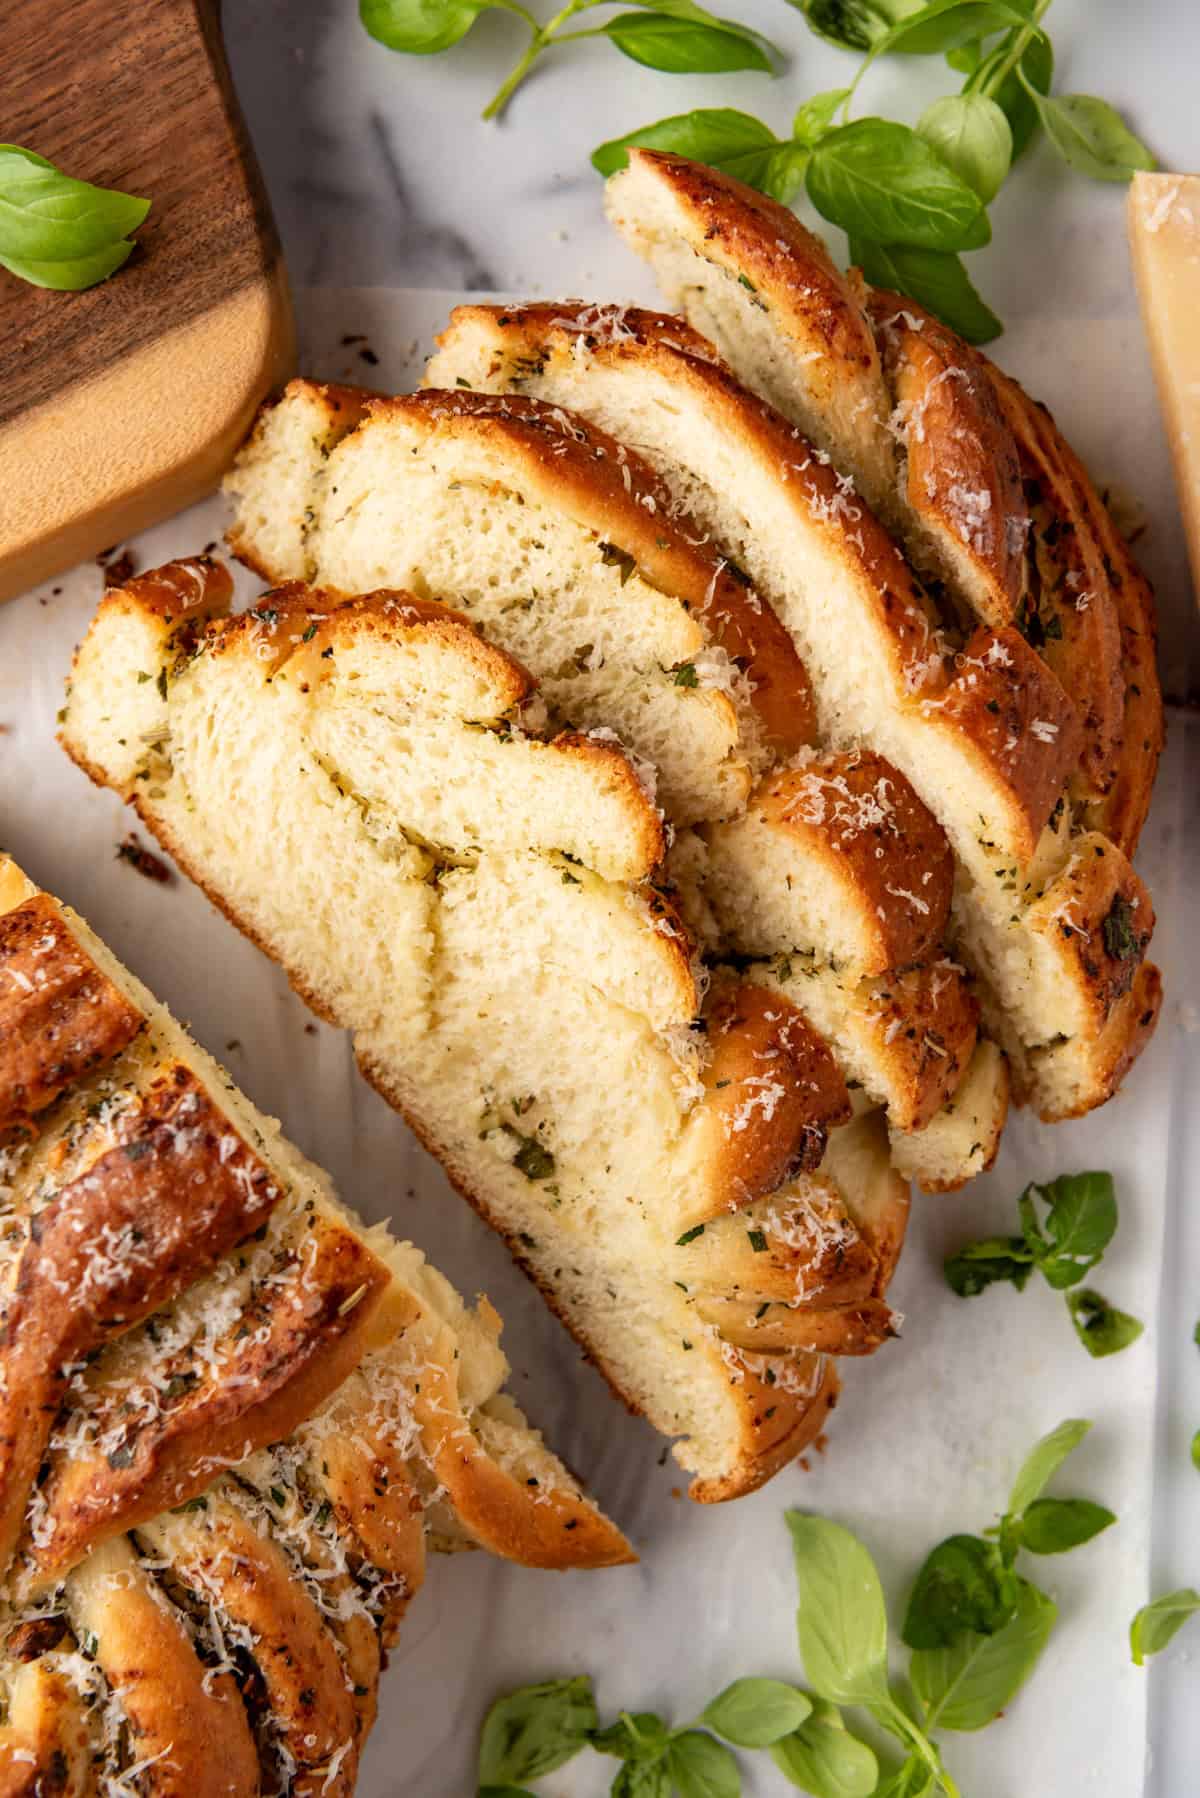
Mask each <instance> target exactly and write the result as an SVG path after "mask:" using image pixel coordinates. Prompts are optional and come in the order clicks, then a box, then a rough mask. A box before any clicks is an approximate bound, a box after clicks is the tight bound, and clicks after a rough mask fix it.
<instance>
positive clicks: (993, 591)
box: [608, 150, 1162, 1120]
mask: <svg viewBox="0 0 1200 1798" xmlns="http://www.w3.org/2000/svg"><path fill="white" fill-rule="evenodd" d="M608 205H609V211H610V215H611V217H612V219H613V221H614V223H615V224H616V226H617V228H618V230H619V231H620V232H621V233H622V234H623V235H624V237H625V238H626V240H627V241H628V242H629V243H630V244H631V245H632V247H633V248H634V249H635V250H637V251H638V252H639V254H641V255H642V256H644V257H645V258H646V259H647V260H648V261H649V262H650V263H651V265H652V267H653V268H654V270H655V272H656V274H657V276H658V278H659V281H660V283H661V285H662V286H663V289H664V291H665V293H666V294H667V296H668V298H669V299H670V301H671V302H672V303H674V304H678V305H679V306H680V307H681V308H682V309H683V311H684V312H685V313H686V315H687V318H688V320H689V321H690V323H691V324H692V326H693V327H694V328H695V329H696V330H698V331H701V332H703V333H705V334H706V335H707V337H708V338H709V339H711V340H712V342H713V343H714V344H715V346H716V349H717V351H719V353H720V356H721V357H722V358H724V360H725V361H726V362H727V363H728V365H729V366H730V367H731V368H732V370H733V373H734V374H735V375H736V376H737V377H738V378H739V379H740V380H741V381H743V382H744V383H745V384H746V386H747V387H748V388H750V389H751V390H752V391H754V392H756V393H757V394H759V395H760V396H761V397H762V398H763V400H764V401H769V402H770V404H771V406H773V407H775V408H777V409H778V411H777V413H776V414H775V416H777V417H779V418H781V419H786V420H787V421H788V423H789V424H790V425H791V427H792V429H793V430H794V431H796V432H797V433H800V434H801V435H799V436H798V437H797V439H796V450H795V454H794V456H793V458H792V459H793V461H796V462H799V463H800V464H801V465H803V464H804V462H805V461H806V459H807V460H808V461H809V462H810V463H811V462H817V463H819V464H822V465H827V466H828V468H829V470H830V471H831V472H837V473H838V474H840V476H841V480H842V482H843V483H844V486H843V497H842V508H843V513H844V516H845V518H846V521H847V523H848V525H849V526H850V527H851V531H852V534H853V533H858V534H866V536H868V537H869V538H870V539H871V540H875V539H876V538H877V537H881V536H882V532H881V531H879V529H878V527H877V526H876V525H875V523H874V520H873V518H872V516H871V512H870V511H869V510H868V507H871V508H874V510H875V511H876V512H877V514H878V516H879V517H880V518H881V519H883V520H885V521H886V522H887V523H888V524H889V525H890V527H891V528H892V529H893V530H894V531H895V532H896V533H897V535H898V536H899V537H900V538H901V539H902V541H903V542H904V544H905V546H906V548H907V550H908V554H909V557H910V559H911V562H912V564H913V566H914V567H915V568H917V569H918V570H920V571H921V572H922V573H923V574H924V576H925V586H924V589H923V590H922V589H920V588H919V587H917V585H916V583H914V582H913V581H912V580H911V579H909V581H908V587H907V595H905V594H904V593H901V594H900V598H901V601H902V603H900V604H899V605H897V604H895V603H885V604H882V605H881V603H880V602H881V599H883V598H884V596H885V593H886V592H887V591H888V590H887V589H884V588H882V587H880V585H879V584H878V582H876V583H875V585H874V591H872V589H871V586H870V585H869V584H868V585H867V586H864V587H860V588H859V589H857V590H855V591H851V590H850V589H846V591H845V593H844V595H843V597H842V599H841V602H840V603H839V604H838V605H836V606H831V605H830V604H829V603H828V595H827V594H826V593H824V592H822V591H821V590H820V589H819V587H817V586H816V585H815V584H814V583H812V582H811V581H810V580H809V579H807V578H806V574H805V571H804V569H803V568H802V567H799V566H797V565H795V564H794V563H793V565H792V566H791V567H790V568H789V569H788V570H787V571H786V580H785V583H784V584H783V585H782V586H780V587H778V588H775V587H773V586H772V585H771V584H770V581H769V579H767V578H766V577H765V575H764V574H763V573H762V571H761V570H760V566H759V562H758V561H757V560H756V559H755V558H754V556H753V554H752V552H751V549H750V548H748V550H747V559H746V566H747V568H748V571H749V572H750V573H751V575H752V576H753V577H754V578H755V580H756V582H759V584H762V585H764V587H765V589H766V591H767V592H768V593H769V594H770V596H771V598H772V600H773V602H774V605H775V609H776V611H777V612H778V614H779V616H780V617H781V618H782V619H783V620H784V622H785V623H786V624H787V626H788V628H789V630H790V631H791V632H792V634H793V637H794V638H795V641H796V643H797V645H798V646H799V647H800V649H801V652H802V653H803V655H804V658H805V664H806V667H807V669H808V673H809V676H810V679H811V681H812V686H813V698H814V705H815V708H816V711H817V716H818V729H819V731H820V732H821V733H822V735H823V736H824V737H825V738H826V739H827V740H829V741H831V742H833V743H844V742H847V741H855V742H862V743H865V744H868V745H870V746H871V747H873V748H875V749H877V750H878V751H880V752H881V753H883V754H885V755H886V756H887V757H888V759H889V760H890V761H891V762H893V763H894V764H895V765H896V766H897V767H899V768H901V769H902V770H903V771H904V772H905V773H906V774H907V775H908V777H909V779H910V780H911V782H912V784H913V787H914V788H915V790H916V791H917V792H918V793H919V794H920V795H921V796H922V798H923V799H925V801H926V802H927V804H928V805H929V807H930V810H931V811H932V812H933V813H934V814H935V815H936V816H937V817H938V819H939V821H940V822H941V824H942V825H943V827H944V828H945V830H946V833H947V835H948V837H949V839H950V842H951V845H952V847H953V850H954V853H955V857H956V860H957V865H958V878H957V882H956V893H955V902H954V908H953V916H954V939H955V943H956V947H957V949H958V951H959V952H960V953H961V955H962V957H963V959H964V960H966V961H967V962H968V964H969V965H970V967H971V968H972V970H973V971H974V972H975V973H976V974H977V975H978V977H979V979H980V983H981V998H982V1001H983V1012H984V1019H985V1023H986V1025H987V1027H988V1030H989V1032H990V1034H992V1035H993V1036H995V1037H996V1039H997V1040H998V1041H999V1042H1000V1043H1001V1044H1002V1045H1003V1047H1004V1048H1005V1050H1006V1051H1007V1053H1008V1055H1009V1057H1010V1060H1011V1062H1012V1066H1013V1072H1014V1077H1015V1083H1016V1088H1017V1092H1018V1096H1019V1097H1020V1098H1021V1099H1023V1100H1025V1101H1027V1102H1029V1103H1032V1104H1033V1105H1035V1106H1036V1108H1037V1109H1038V1111H1039V1112H1040V1113H1041V1115H1042V1116H1043V1117H1045V1118H1047V1119H1050V1120H1052V1119H1055V1118H1061V1117H1070V1116H1075V1115H1078V1114H1080V1113H1082V1112H1085V1111H1087V1110H1090V1109H1091V1108H1092V1107H1094V1106H1096V1105H1099V1104H1102V1103H1103V1102H1104V1101H1105V1100H1106V1099H1107V1098H1108V1097H1110V1096H1111V1094H1112V1093H1113V1092H1114V1091H1115V1090H1116V1088H1117V1086H1118V1085H1119V1084H1120V1081H1121V1079H1122V1078H1123V1076H1124V1074H1125V1072H1126V1071H1127V1069H1128V1068H1129V1066H1130V1065H1131V1064H1132V1062H1133V1061H1134V1060H1135V1059H1136V1058H1137V1056H1138V1054H1139V1053H1140V1051H1141V1049H1142V1048H1143V1046H1144V1044H1145V1042H1146V1041H1147V1039H1148V1037H1149V1035H1150V1033H1151V1031H1152V1030H1153V1027H1154V1024H1155V1021H1156V1019H1157V1015H1158V1010H1159V1007H1160V1003H1161V980H1160V977H1159V974H1158V970H1157V969H1156V968H1154V967H1153V966H1152V965H1151V964H1150V963H1148V962H1146V961H1145V960H1144V956H1145V950H1146V946H1147V944H1148V942H1149V939H1150V936H1151V933H1152V930H1153V923H1154V914H1153V907H1152V905H1151V901H1150V897H1149V894H1148V893H1147V892H1146V889H1145V887H1144V886H1143V884H1142V882H1141V881H1140V880H1139V878H1138V876H1137V874H1136V872H1135V870H1134V869H1133V867H1132V865H1131V862H1130V859H1129V858H1130V856H1131V855H1132V853H1133V850H1134V848H1135V846H1136V842H1137V836H1138V832H1139V830H1140V828H1141V824H1142V821H1143V820H1144V817H1145V813H1146V809H1147V806H1148V804H1149V797H1150V791H1151V788H1152V785H1153V780H1154V773H1155V768H1156V765H1157V759H1158V754H1159V750H1160V747H1161V742H1162V711H1161V700H1160V695H1159V687H1158V681H1157V677H1156V674H1155V668H1154V620H1153V607H1152V601H1151V598H1150V594H1149V590H1148V588H1147V586H1146V583H1145V581H1144V579H1143V578H1142V576H1141V575H1140V574H1139V572H1138V571H1137V569H1136V567H1135V566H1134V564H1133V562H1132V559H1131V558H1130V556H1129V553H1128V550H1127V549H1126V547H1125V545H1124V544H1123V542H1122V541H1121V538H1120V535H1119V533H1118V532H1117V530H1116V529H1115V527H1114V525H1113V523H1112V521H1111V519H1110V518H1109V517H1108V514H1107V513H1106V511H1105V509H1104V507H1103V505H1102V503H1101V502H1100V500H1099V498H1098V497H1097V495H1096V493H1095V490H1094V488H1093V487H1092V485H1091V483H1090V481H1089V480H1088V478H1087V475H1086V474H1085V472H1084V471H1083V469H1082V467H1081V466H1080V464H1079V462H1078V459H1077V458H1076V457H1075V456H1074V455H1073V454H1072V452H1071V451H1070V449H1069V448H1068V446H1067V445H1066V444H1065V442H1064V441H1063V439H1062V437H1061V435H1060V434H1059V433H1058V431H1057V430H1056V429H1055V427H1054V424H1053V421H1052V420H1051V419H1050V418H1049V415H1048V414H1047V413H1046V412H1045V410H1044V408H1041V407H1037V406H1035V405H1033V404H1032V403H1031V402H1030V401H1029V400H1028V399H1027V398H1026V396H1025V395H1024V394H1023V393H1022V392H1021V390H1020V388H1019V387H1018V386H1017V385H1016V383H1015V382H1013V381H1011V380H1010V379H1008V378H1007V377H1005V376H1003V375H1002V374H1000V373H999V371H998V370H996V369H995V368H994V367H993V366H992V365H991V364H990V363H989V362H988V361H987V359H986V358H984V357H983V356H981V355H979V354H978V353H977V352H975V351H973V350H972V349H971V348H970V347H969V346H968V345H966V344H964V343H962V342H961V341H960V340H959V339H958V338H956V337H955V336H954V335H953V333H951V332H948V331H947V330H946V329H945V327H943V326H941V325H940V324H938V322H937V321H936V320H934V319H932V318H931V317H930V316H929V315H928V314H925V313H923V312H922V311H921V309H920V308H919V307H917V306H914V305H913V304H912V303H911V302H909V301H908V300H906V299H900V298H897V296H895V295H889V294H883V293H878V292H874V291H872V290H870V289H868V288H866V286H865V285H864V284H863V282H862V281H861V278H860V277H859V276H858V275H857V273H856V272H855V271H852V272H851V274H850V276H843V275H842V274H841V273H840V272H839V271H838V270H837V269H836V268H835V267H834V265H833V263H832V262H831V260H830V258H829V256H828V253H827V251H826V250H825V247H824V245H823V244H822V243H821V242H820V241H819V239H817V238H815V237H814V236H813V235H812V234H811V233H810V232H808V231H806V230H805V228H804V227H803V226H802V225H801V224H800V223H799V221H798V220H797V219H796V218H795V216H794V215H793V214H792V213H790V212H788V211H787V210H786V208H784V207H781V206H778V205H776V204H775V203H774V202H773V201H770V200H767V199H764V197H763V196H762V195H760V194H756V193H754V192H753V191H752V190H751V189H749V188H746V187H744V186H743V185H742V184H741V183H740V182H737V181H735V180H733V179H731V178H730V177H728V176H725V175H721V174H719V173H717V172H715V171H714V170H712V169H708V168H705V167H703V166H702V165H700V164H697V163H692V162H689V161H687V160H686V159H684V158H682V157H676V156H672V155H669V154H661V153H658V152H648V151H641V150H635V151H633V152H632V153H631V156H630V160H629V165H628V167H627V168H626V169H625V170H623V171H621V172H620V173H619V174H617V175H614V176H613V177H612V179H611V181H610V183H609V190H608ZM762 541H763V540H762V535H761V533H760V534H759V536H758V538H757V539H756V542H757V543H758V544H759V547H760V550H761V548H762ZM892 555H893V558H894V562H895V563H896V564H898V565H899V566H900V567H903V563H901V561H900V557H899V555H898V554H897V553H896V552H895V551H894V550H893V551H892ZM891 591H892V594H893V598H894V596H895V594H896V593H897V592H899V591H900V590H899V588H898V587H894V588H893V589H892V590H891ZM848 635H849V636H851V637H852V638H853V640H854V643H855V649H856V653H855V655H854V657H852V658H851V657H848V656H847V653H846V642H847V636H848Z"/></svg>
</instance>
